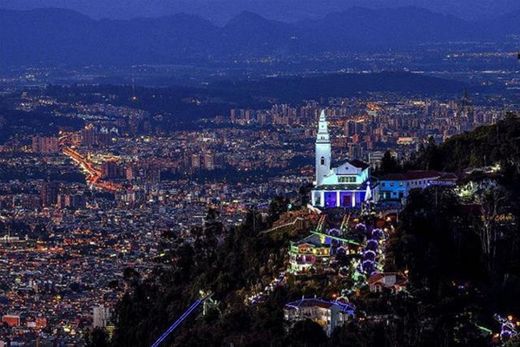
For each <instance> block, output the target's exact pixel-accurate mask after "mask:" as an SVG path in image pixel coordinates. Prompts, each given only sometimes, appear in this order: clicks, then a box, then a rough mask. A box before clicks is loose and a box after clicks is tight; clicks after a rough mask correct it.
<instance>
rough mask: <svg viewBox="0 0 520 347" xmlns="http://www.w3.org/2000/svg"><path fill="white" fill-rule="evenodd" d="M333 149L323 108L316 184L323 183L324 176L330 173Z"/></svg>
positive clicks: (317, 141)
mask: <svg viewBox="0 0 520 347" xmlns="http://www.w3.org/2000/svg"><path fill="white" fill-rule="evenodd" d="M331 151H332V150H331V146H330V136H329V127H328V123H327V118H326V117H325V111H323V110H322V111H321V114H320V121H319V124H318V134H317V136H316V186H319V185H321V184H322V183H323V178H324V177H325V176H326V175H328V174H329V173H330V164H331V163H330V161H331V156H332V154H331Z"/></svg>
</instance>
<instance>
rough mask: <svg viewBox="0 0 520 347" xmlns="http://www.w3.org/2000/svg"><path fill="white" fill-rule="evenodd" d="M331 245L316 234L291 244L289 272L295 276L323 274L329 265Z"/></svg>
mask: <svg viewBox="0 0 520 347" xmlns="http://www.w3.org/2000/svg"><path fill="white" fill-rule="evenodd" d="M329 261H330V244H329V243H327V242H326V240H323V238H321V237H319V236H318V235H316V234H311V235H309V236H307V237H305V238H304V239H302V240H300V241H296V242H291V244H290V246H289V269H288V272H290V273H292V274H295V275H302V274H307V273H309V272H310V271H311V270H312V271H313V272H314V273H319V272H323V271H324V270H325V268H326V267H327V266H328V265H329Z"/></svg>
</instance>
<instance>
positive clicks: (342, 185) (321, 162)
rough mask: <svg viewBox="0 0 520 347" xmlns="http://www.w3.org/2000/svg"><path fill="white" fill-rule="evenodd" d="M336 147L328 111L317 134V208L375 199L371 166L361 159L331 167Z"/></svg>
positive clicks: (314, 199)
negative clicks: (371, 185)
mask: <svg viewBox="0 0 520 347" xmlns="http://www.w3.org/2000/svg"><path fill="white" fill-rule="evenodd" d="M331 160H332V148H331V145H330V135H329V129H328V123H327V119H326V117H325V112H324V111H322V112H321V115H320V120H319V125H318V134H317V136H316V181H315V182H314V189H313V190H312V192H311V195H312V196H311V199H312V205H313V206H315V207H324V208H330V207H345V208H357V207H361V204H362V203H363V202H365V201H368V200H372V198H373V197H372V190H371V187H370V182H369V165H368V164H366V163H364V162H362V161H359V160H347V161H346V162H344V163H343V164H341V165H340V166H338V167H335V168H332V167H331Z"/></svg>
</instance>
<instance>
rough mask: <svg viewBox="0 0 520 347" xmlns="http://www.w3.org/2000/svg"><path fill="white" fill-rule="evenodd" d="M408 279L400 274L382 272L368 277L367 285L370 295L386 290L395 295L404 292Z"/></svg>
mask: <svg viewBox="0 0 520 347" xmlns="http://www.w3.org/2000/svg"><path fill="white" fill-rule="evenodd" d="M407 284H408V278H407V277H406V275H404V274H403V273H400V272H383V273H376V274H373V275H372V276H370V277H369V279H368V285H369V287H370V291H371V292H372V293H381V292H382V291H383V290H385V289H388V290H390V291H391V292H392V293H394V294H397V293H399V292H401V291H403V290H406V285H407Z"/></svg>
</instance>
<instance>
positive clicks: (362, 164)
mask: <svg viewBox="0 0 520 347" xmlns="http://www.w3.org/2000/svg"><path fill="white" fill-rule="evenodd" d="M349 162H350V164H352V165H353V166H355V167H357V168H360V169H361V170H365V169H367V168H368V167H369V166H370V165H368V164H367V163H365V162H364V161H361V160H357V159H353V160H349Z"/></svg>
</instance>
